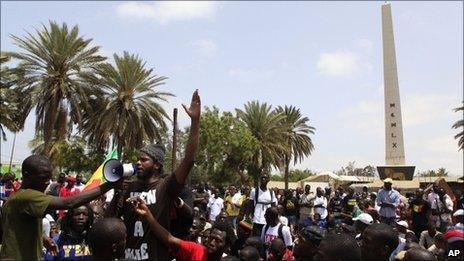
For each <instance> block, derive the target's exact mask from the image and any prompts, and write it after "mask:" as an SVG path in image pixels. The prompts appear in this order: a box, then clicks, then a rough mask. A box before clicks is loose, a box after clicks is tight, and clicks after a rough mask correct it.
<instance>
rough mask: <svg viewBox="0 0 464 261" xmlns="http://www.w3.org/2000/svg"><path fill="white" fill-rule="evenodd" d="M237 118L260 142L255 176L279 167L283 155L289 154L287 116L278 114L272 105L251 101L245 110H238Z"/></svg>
mask: <svg viewBox="0 0 464 261" xmlns="http://www.w3.org/2000/svg"><path fill="white" fill-rule="evenodd" d="M236 112H237V116H238V117H239V118H240V119H241V120H242V121H243V122H245V124H246V126H247V128H248V129H249V130H250V132H251V134H252V135H253V136H254V137H255V138H256V139H257V140H258V141H259V145H260V148H259V151H258V153H256V155H254V163H255V169H254V170H252V172H253V173H254V174H253V175H259V172H261V171H263V170H266V171H269V170H270V168H271V166H278V165H279V159H280V157H281V155H285V154H286V153H288V152H289V151H290V150H291V148H290V147H289V144H288V142H287V141H288V137H289V136H290V133H289V132H288V128H287V126H286V125H285V124H283V121H284V120H285V115H284V114H283V113H276V112H275V111H273V110H272V106H271V105H267V103H262V104H260V103H259V102H258V101H251V102H248V103H247V104H245V108H244V109H243V110H241V109H236Z"/></svg>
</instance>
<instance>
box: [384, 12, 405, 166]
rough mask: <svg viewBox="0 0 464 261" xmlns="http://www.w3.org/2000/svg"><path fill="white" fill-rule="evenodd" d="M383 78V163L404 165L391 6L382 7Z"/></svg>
mask: <svg viewBox="0 0 464 261" xmlns="http://www.w3.org/2000/svg"><path fill="white" fill-rule="evenodd" d="M382 40H383V77H384V88H385V95H384V96H385V152H386V155H385V161H386V165H388V166H401V165H404V162H405V158H404V141H403V123H402V119H401V102H400V90H399V86H398V74H397V70H396V52H395V41H394V38H393V23H392V14H391V6H390V4H389V3H385V4H383V5H382Z"/></svg>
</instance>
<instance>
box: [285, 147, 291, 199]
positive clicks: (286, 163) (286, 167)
mask: <svg viewBox="0 0 464 261" xmlns="http://www.w3.org/2000/svg"><path fill="white" fill-rule="evenodd" d="M284 159H285V173H284V182H285V190H287V189H288V174H289V168H290V159H289V157H288V156H287V155H285V157H284Z"/></svg>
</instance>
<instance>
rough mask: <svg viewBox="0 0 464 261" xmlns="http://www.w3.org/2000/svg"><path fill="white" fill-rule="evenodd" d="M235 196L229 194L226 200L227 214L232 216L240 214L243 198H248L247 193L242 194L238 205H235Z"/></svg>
mask: <svg viewBox="0 0 464 261" xmlns="http://www.w3.org/2000/svg"><path fill="white" fill-rule="evenodd" d="M233 198H234V197H233V196H230V195H229V196H227V197H226V198H225V201H226V214H227V215H228V216H232V217H235V216H238V214H239V213H240V207H241V206H242V203H243V200H244V199H246V195H242V196H241V197H240V198H239V199H238V201H237V203H236V204H237V205H238V206H235V205H234V204H233V203H232V201H233Z"/></svg>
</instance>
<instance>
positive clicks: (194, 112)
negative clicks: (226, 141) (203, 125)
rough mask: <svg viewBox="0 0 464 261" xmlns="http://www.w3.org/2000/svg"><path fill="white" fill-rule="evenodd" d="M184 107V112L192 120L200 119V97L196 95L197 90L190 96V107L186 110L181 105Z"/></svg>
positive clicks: (185, 107)
mask: <svg viewBox="0 0 464 261" xmlns="http://www.w3.org/2000/svg"><path fill="white" fill-rule="evenodd" d="M182 107H184V110H185V112H186V113H187V114H188V115H189V116H190V118H191V119H192V120H198V119H200V114H201V100H200V95H199V94H198V89H197V90H195V92H194V93H193V95H192V101H191V103H190V107H188V108H187V106H186V105H185V104H182Z"/></svg>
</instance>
